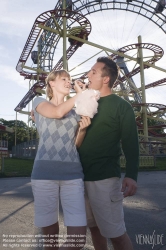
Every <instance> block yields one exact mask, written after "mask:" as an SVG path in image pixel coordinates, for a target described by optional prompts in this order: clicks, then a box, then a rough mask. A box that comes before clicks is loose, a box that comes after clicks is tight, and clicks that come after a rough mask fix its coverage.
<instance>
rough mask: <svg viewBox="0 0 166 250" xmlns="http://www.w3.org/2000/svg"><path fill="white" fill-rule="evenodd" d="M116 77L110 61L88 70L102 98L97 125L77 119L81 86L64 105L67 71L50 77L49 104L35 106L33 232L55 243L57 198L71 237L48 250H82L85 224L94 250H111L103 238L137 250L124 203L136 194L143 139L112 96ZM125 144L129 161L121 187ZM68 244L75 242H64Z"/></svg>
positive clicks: (120, 249)
mask: <svg viewBox="0 0 166 250" xmlns="http://www.w3.org/2000/svg"><path fill="white" fill-rule="evenodd" d="M118 74H119V71H118V67H117V65H116V63H115V62H113V61H112V60H111V59H110V58H108V57H100V58H98V59H97V62H96V63H95V64H94V66H93V67H92V68H91V70H90V71H89V73H88V75H87V76H88V79H89V88H91V89H95V90H99V91H100V96H101V98H100V100H99V101H98V103H99V107H98V113H97V114H96V115H95V116H94V118H93V119H92V120H90V118H88V117H81V118H80V117H79V116H78V115H76V113H75V111H74V110H73V107H74V104H75V101H76V99H77V96H78V95H80V94H81V92H82V89H81V88H80V86H79V85H78V84H77V83H76V84H75V90H76V92H77V94H76V95H75V96H74V97H72V98H70V99H69V100H67V101H65V102H64V97H65V96H66V95H68V94H69V92H70V88H71V86H70V84H71V83H70V82H71V80H70V75H69V74H68V73H67V72H66V71H64V70H61V71H55V72H51V73H50V74H49V75H48V77H47V80H46V83H47V95H48V97H49V99H50V101H47V100H45V99H43V98H41V97H37V98H36V99H35V100H34V103H33V110H34V115H35V122H36V126H37V129H38V133H39V137H40V140H39V146H38V151H37V155H36V158H35V161H34V166H33V171H32V176H31V182H32V190H33V194H34V205H35V226H37V227H41V228H42V231H43V234H44V235H49V239H50V240H54V242H58V233H59V225H58V207H59V196H60V199H61V204H62V209H63V214H64V224H65V226H67V235H68V238H67V239H66V243H64V244H63V245H62V246H60V247H59V246H58V244H57V245H56V246H54V248H53V247H51V246H50V247H49V246H48V247H46V248H45V250H49V249H61V250H63V249H65V250H76V249H82V248H83V245H84V244H85V241H86V236H85V235H86V226H88V227H89V228H90V231H91V235H92V241H93V244H94V248H95V250H107V241H106V238H110V239H111V241H112V244H113V246H114V249H115V250H132V249H133V247H132V244H131V241H130V239H129V237H128V235H127V233H126V228H125V223H124V216H123V206H122V202H123V197H127V196H131V195H134V194H135V192H136V189H137V184H136V180H137V173H138V159H139V147H138V135H137V127H136V122H135V116H134V112H133V109H132V107H131V105H130V104H129V103H128V102H126V101H125V100H123V99H122V98H120V97H118V96H116V95H114V94H112V86H113V84H114V82H115V81H116V79H117V77H118ZM78 124H79V125H78ZM76 134H77V135H76ZM75 138H76V139H75ZM120 145H122V149H123V152H124V155H125V157H126V175H125V178H124V179H123V181H122V183H121V179H120V177H121V174H120V164H119V158H120V155H121V146H120ZM76 147H77V149H78V152H79V155H78V153H77V149H76ZM80 160H81V162H80ZM83 181H84V182H83ZM84 186H85V193H86V195H85V196H86V199H85V200H86V202H85V200H84ZM85 203H86V206H85ZM85 207H86V208H85ZM75 236H78V237H77V238H76V237H75ZM79 236H80V237H79ZM68 239H70V240H71V239H73V242H74V241H75V243H74V244H72V245H71V244H67V243H68ZM78 242H79V243H81V244H78Z"/></svg>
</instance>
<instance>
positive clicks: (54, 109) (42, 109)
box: [36, 83, 82, 119]
mask: <svg viewBox="0 0 166 250" xmlns="http://www.w3.org/2000/svg"><path fill="white" fill-rule="evenodd" d="M74 88H75V90H76V92H77V94H76V95H75V96H73V97H71V98H70V99H68V100H67V101H65V102H63V103H61V104H59V105H58V106H55V105H54V104H53V103H50V102H47V101H44V102H41V103H39V104H38V105H37V107H36V111H37V112H38V113H39V114H41V115H42V116H44V117H47V118H57V119H58V118H62V117H64V115H66V114H67V113H68V112H69V111H70V110H71V109H72V108H73V107H74V104H75V100H76V98H77V97H78V95H79V94H80V93H81V92H82V89H81V88H80V87H79V85H78V84H77V83H76V84H75V86H74Z"/></svg>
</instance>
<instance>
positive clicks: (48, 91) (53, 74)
mask: <svg viewBox="0 0 166 250" xmlns="http://www.w3.org/2000/svg"><path fill="white" fill-rule="evenodd" d="M57 76H59V77H60V76H65V77H68V78H69V79H71V76H70V74H69V73H68V72H67V71H66V70H65V69H62V70H55V71H51V72H50V73H49V75H48V76H47V78H46V94H47V96H48V98H49V100H51V99H52V97H53V91H52V88H51V86H50V84H49V82H50V81H54V80H55V79H56V77H57Z"/></svg>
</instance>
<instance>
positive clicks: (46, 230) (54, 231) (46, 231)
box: [42, 222, 59, 250]
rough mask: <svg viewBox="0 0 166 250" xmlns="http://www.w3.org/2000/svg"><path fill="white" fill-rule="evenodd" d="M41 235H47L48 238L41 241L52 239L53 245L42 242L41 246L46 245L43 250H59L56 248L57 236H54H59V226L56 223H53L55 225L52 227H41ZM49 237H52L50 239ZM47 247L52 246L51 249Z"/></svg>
mask: <svg viewBox="0 0 166 250" xmlns="http://www.w3.org/2000/svg"><path fill="white" fill-rule="evenodd" d="M42 233H43V235H49V237H47V238H43V239H45V240H51V239H53V240H54V243H49V242H46V243H44V242H43V245H48V246H47V247H45V248H44V250H53V249H54V250H58V249H59V246H58V236H57V237H55V235H58V234H59V224H58V222H57V223H55V224H53V225H51V226H48V227H43V228H42ZM51 235H52V236H53V237H51ZM55 241H56V242H55ZM49 245H54V248H53V247H51V246H49ZM55 245H57V246H55Z"/></svg>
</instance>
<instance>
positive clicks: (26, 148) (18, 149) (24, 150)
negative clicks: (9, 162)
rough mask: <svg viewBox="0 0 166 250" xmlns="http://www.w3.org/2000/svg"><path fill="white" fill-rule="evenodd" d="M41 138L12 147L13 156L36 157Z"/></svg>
mask: <svg viewBox="0 0 166 250" xmlns="http://www.w3.org/2000/svg"><path fill="white" fill-rule="evenodd" d="M38 143H39V140H38V139H35V140H32V141H28V142H23V143H21V144H19V145H16V146H14V147H13V148H12V155H13V157H18V158H29V159H34V158H35V156H36V152H37V148H38Z"/></svg>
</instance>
